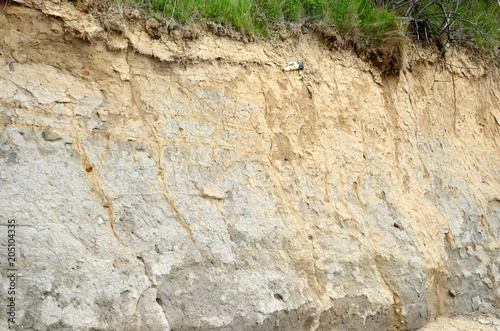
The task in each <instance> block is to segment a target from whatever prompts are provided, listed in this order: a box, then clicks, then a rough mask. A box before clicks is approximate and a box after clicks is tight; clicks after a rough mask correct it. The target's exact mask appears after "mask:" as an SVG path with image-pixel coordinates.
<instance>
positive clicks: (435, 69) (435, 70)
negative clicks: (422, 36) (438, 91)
mask: <svg viewBox="0 0 500 331" xmlns="http://www.w3.org/2000/svg"><path fill="white" fill-rule="evenodd" d="M447 43H448V42H447ZM445 49H446V44H445V46H444V47H443V49H442V50H441V53H439V57H438V60H437V61H436V68H434V81H433V82H432V86H431V90H433V89H434V84H436V72H437V69H438V65H439V61H440V60H441V56H442V55H443V53H444V51H445Z"/></svg>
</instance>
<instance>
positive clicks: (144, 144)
mask: <svg viewBox="0 0 500 331" xmlns="http://www.w3.org/2000/svg"><path fill="white" fill-rule="evenodd" d="M85 4H86V2H85V1H79V2H76V4H74V3H72V2H68V1H58V0H53V1H35V0H32V1H28V0H26V1H16V2H13V1H11V3H10V4H8V5H7V6H6V8H5V12H4V15H3V16H0V222H1V224H5V223H6V220H7V219H8V218H15V219H16V221H17V223H18V227H17V240H18V242H17V252H18V256H17V257H18V268H19V270H20V272H22V277H19V279H18V284H17V296H16V298H17V299H16V300H17V303H18V306H17V323H18V325H19V326H22V327H21V328H22V329H27V330H104V329H106V330H140V329H142V330H169V329H171V330H271V329H281V330H361V329H368V330H396V329H400V330H406V329H411V330H412V329H418V328H420V327H423V326H424V325H425V324H426V323H428V322H430V321H432V320H433V319H434V318H435V317H437V316H442V315H444V316H447V315H455V314H464V313H467V312H475V311H479V312H483V313H489V314H497V313H498V300H499V297H500V292H499V288H498V282H499V281H500V256H499V254H498V248H499V240H498V239H499V236H500V184H499V181H500V148H499V143H500V92H499V81H500V76H499V74H498V72H497V70H496V69H495V68H494V67H492V68H485V67H480V68H478V69H477V70H471V69H464V68H456V67H454V68H449V67H448V68H445V67H439V70H438V73H437V75H436V79H437V80H438V82H436V83H435V84H434V86H433V80H434V63H435V57H436V54H432V53H429V52H426V51H424V50H422V49H419V48H414V49H413V48H411V49H409V50H407V52H406V54H407V55H406V58H405V59H404V61H405V66H404V69H403V70H402V72H401V73H400V74H399V76H397V77H383V76H382V75H381V74H380V71H379V70H378V69H376V68H374V67H371V66H370V65H368V64H366V63H364V62H362V61H360V60H358V59H357V58H356V57H355V56H353V54H351V53H350V52H348V51H331V50H329V49H328V48H327V47H326V46H324V44H322V43H321V42H319V41H318V40H317V39H316V37H315V36H314V35H313V34H311V33H309V34H306V35H301V36H299V37H298V38H292V39H289V40H288V41H287V42H285V43H283V44H279V45H273V44H270V43H264V42H255V43H243V42H238V41H233V40H231V39H227V38H220V37H215V36H212V35H211V34H210V33H206V32H200V31H197V30H196V28H192V29H193V30H192V31H191V34H189V33H186V31H184V32H182V33H181V32H179V31H177V30H173V31H170V32H168V31H167V32H165V31H163V32H162V31H161V29H162V28H161V25H154V24H152V23H151V22H149V23H148V24H146V28H143V27H142V25H141V20H140V19H139V18H137V17H138V16H137V15H138V14H137V13H136V12H133V11H125V12H124V13H123V15H125V16H127V19H121V18H120V17H121V16H120V15H122V14H121V13H118V14H116V15H117V16H116V17H118V18H120V19H115V20H110V19H109V18H106V17H104V18H102V17H101V20H99V19H98V18H96V16H93V15H91V14H89V13H86V12H85V10H84V11H81V10H82V6H84V5H85ZM3 5H4V3H2V2H0V7H3ZM75 6H76V7H75ZM83 9H85V8H83ZM134 18H136V19H134ZM151 29H152V30H154V31H153V32H154V33H153V32H151V31H150V30H151ZM193 38H194V40H188V39H193ZM296 59H300V60H302V61H304V63H305V70H304V71H301V72H291V73H285V72H283V70H282V68H283V66H284V65H286V64H287V63H288V62H289V61H290V60H296ZM446 60H447V61H448V62H449V63H453V64H455V65H457V66H464V67H474V66H475V65H476V64H474V63H471V62H470V61H469V59H468V57H467V54H463V53H460V52H458V51H456V50H454V49H453V48H452V49H450V50H448V53H447V54H446ZM2 228H3V229H5V227H2ZM1 238H2V239H1V241H0V242H1V244H2V245H5V241H4V238H5V235H4V234H2V237H1ZM2 247H3V248H2V256H4V254H5V252H6V249H5V247H4V246H2ZM5 261H6V257H5V256H4V258H2V261H1V263H2V264H1V266H2V279H1V283H2V297H3V296H4V295H5V293H6V284H7V281H6V279H5V272H3V271H4V270H5V268H6V264H5ZM5 309H6V308H5V305H4V304H3V303H2V305H1V308H0V315H1V316H2V319H1V320H0V328H2V329H6V328H7V325H6V319H5V318H3V316H5Z"/></svg>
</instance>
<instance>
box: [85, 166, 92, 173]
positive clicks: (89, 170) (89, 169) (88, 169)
mask: <svg viewBox="0 0 500 331" xmlns="http://www.w3.org/2000/svg"><path fill="white" fill-rule="evenodd" d="M92 170H94V168H92V166H87V168H85V171H86V172H92Z"/></svg>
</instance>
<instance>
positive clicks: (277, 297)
mask: <svg viewBox="0 0 500 331" xmlns="http://www.w3.org/2000/svg"><path fill="white" fill-rule="evenodd" d="M274 298H275V299H277V300H281V301H283V296H282V295H281V294H279V293H274Z"/></svg>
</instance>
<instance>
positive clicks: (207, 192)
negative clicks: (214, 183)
mask: <svg viewBox="0 0 500 331" xmlns="http://www.w3.org/2000/svg"><path fill="white" fill-rule="evenodd" d="M201 196H202V197H204V198H211V199H217V200H224V199H225V198H226V197H227V195H226V192H224V191H222V190H221V189H219V188H216V187H206V186H203V187H202V188H201Z"/></svg>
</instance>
